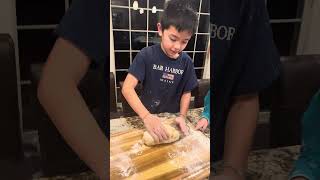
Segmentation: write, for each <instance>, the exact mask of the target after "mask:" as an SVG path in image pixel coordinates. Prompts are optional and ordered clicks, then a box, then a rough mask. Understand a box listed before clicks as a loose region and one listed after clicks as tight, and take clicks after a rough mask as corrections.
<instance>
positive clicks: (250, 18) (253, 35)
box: [210, 0, 280, 180]
mask: <svg viewBox="0 0 320 180" xmlns="http://www.w3.org/2000/svg"><path fill="white" fill-rule="evenodd" d="M210 7H211V8H210V11H211V14H210V15H211V17H210V21H211V28H212V30H211V41H210V42H211V43H212V45H213V47H212V49H211V50H212V52H211V53H210V54H211V57H212V62H213V73H211V74H212V75H213V78H211V79H213V83H212V85H213V87H212V88H213V89H212V91H213V92H214V98H213V101H211V102H212V106H211V107H212V110H211V112H212V113H213V114H212V116H213V117H214V126H212V128H211V129H212V130H211V131H210V132H212V133H213V134H212V135H211V137H212V138H213V144H212V147H211V156H210V157H211V160H212V161H213V162H212V164H215V163H216V162H217V161H219V160H223V161H222V162H224V163H223V170H222V172H218V173H219V175H218V176H215V177H214V179H216V180H219V179H226V178H228V179H232V180H243V179H245V177H244V175H245V170H246V168H247V159H248V154H249V151H250V148H251V143H252V138H253V135H254V133H255V128H256V121H257V118H258V113H259V96H258V95H259V92H260V91H262V90H263V89H265V88H266V87H268V86H270V84H271V83H272V81H273V80H275V79H276V78H277V77H278V75H279V69H280V68H279V67H280V66H279V65H280V58H279V55H278V52H277V49H276V47H275V45H274V43H273V37H272V31H271V28H270V22H269V17H268V12H267V9H266V4H265V1H264V0H238V1H234V0H223V1H211V3H210ZM210 124H213V123H210ZM212 167H213V169H212V171H211V172H214V170H215V169H214V166H212Z"/></svg>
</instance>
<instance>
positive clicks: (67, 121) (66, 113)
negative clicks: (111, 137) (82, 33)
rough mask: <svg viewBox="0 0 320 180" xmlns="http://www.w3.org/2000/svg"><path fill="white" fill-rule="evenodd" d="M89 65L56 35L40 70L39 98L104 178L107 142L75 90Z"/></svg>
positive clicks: (88, 61)
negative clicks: (41, 71)
mask: <svg viewBox="0 0 320 180" xmlns="http://www.w3.org/2000/svg"><path fill="white" fill-rule="evenodd" d="M89 64H90V60H89V58H88V57H87V56H86V55H85V54H84V53H82V51H81V50H79V49H78V48H76V47H75V46H73V44H71V43H70V42H69V41H66V40H64V39H62V38H58V39H57V41H56V43H55V45H54V47H53V49H52V51H51V53H50V55H49V57H48V60H47V62H46V65H45V67H44V69H43V73H42V77H41V80H40V82H39V87H38V98H39V101H40V103H41V104H42V106H43V107H44V109H45V110H46V111H47V113H48V115H49V117H50V119H51V120H52V122H53V123H54V124H55V126H56V127H57V129H58V130H59V132H60V133H61V135H62V136H63V137H64V139H65V140H66V142H67V143H68V144H69V145H70V146H71V148H72V149H73V150H74V151H75V152H76V153H77V154H78V155H79V157H80V158H81V159H82V160H84V161H85V162H86V164H87V165H88V166H89V167H90V168H91V169H92V170H93V171H94V172H96V173H97V175H98V176H99V177H100V178H101V179H105V177H106V176H107V167H106V165H107V164H106V163H107V162H106V160H107V158H108V157H107V149H109V147H108V146H109V144H108V141H107V138H106V136H104V134H103V132H102V131H101V129H100V128H99V126H98V124H97V123H96V120H95V119H94V117H93V116H92V114H91V113H90V111H89V109H88V107H87V106H86V103H85V101H84V100H83V98H82V96H81V94H80V92H79V90H78V89H77V85H78V83H79V81H80V80H81V78H82V77H83V76H84V75H85V73H86V71H87V69H88V67H89Z"/></svg>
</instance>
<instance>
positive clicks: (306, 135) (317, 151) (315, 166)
mask: <svg viewBox="0 0 320 180" xmlns="http://www.w3.org/2000/svg"><path fill="white" fill-rule="evenodd" d="M319 128H320V90H319V91H318V92H317V93H316V94H315V95H314V96H313V98H312V100H311V102H310V105H309V107H308V109H307V111H306V112H305V113H304V115H303V119H302V147H301V153H300V155H299V158H298V160H297V161H296V162H295V164H294V169H293V170H292V172H291V174H290V178H289V179H290V180H317V179H320V144H319V143H320V133H319Z"/></svg>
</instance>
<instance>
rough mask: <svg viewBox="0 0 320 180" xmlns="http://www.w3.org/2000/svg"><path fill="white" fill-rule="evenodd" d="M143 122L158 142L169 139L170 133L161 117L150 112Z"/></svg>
mask: <svg viewBox="0 0 320 180" xmlns="http://www.w3.org/2000/svg"><path fill="white" fill-rule="evenodd" d="M143 122H144V125H145V127H146V128H147V130H148V132H149V133H150V135H151V136H152V137H153V139H154V141H155V142H156V143H159V142H161V141H163V140H167V139H168V134H167V132H166V130H165V128H164V126H163V125H162V124H161V119H160V118H159V117H157V116H155V115H152V114H149V115H147V116H146V117H145V118H144V119H143Z"/></svg>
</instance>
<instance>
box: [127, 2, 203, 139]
mask: <svg viewBox="0 0 320 180" xmlns="http://www.w3.org/2000/svg"><path fill="white" fill-rule="evenodd" d="M197 23H198V20H197V14H196V13H195V12H194V11H193V10H192V9H191V8H190V7H188V5H187V2H186V1H183V0H171V1H169V2H167V4H166V7H165V9H164V12H163V15H162V17H161V20H160V23H158V24H157V26H158V33H159V35H160V37H161V43H160V44H157V45H153V46H150V47H145V48H143V49H142V50H141V51H140V53H139V54H137V56H136V57H135V59H134V61H133V63H132V65H131V66H130V68H129V71H128V75H127V77H126V79H125V81H124V84H123V88H122V93H123V96H124V97H125V99H126V100H127V101H128V103H129V105H130V106H131V107H132V109H133V110H134V111H135V112H136V113H137V114H138V115H139V117H140V118H141V119H142V120H143V122H144V125H145V127H146V129H147V130H148V131H149V133H150V134H151V135H152V137H153V138H154V140H155V141H156V142H159V141H162V140H165V139H167V134H166V131H165V130H164V128H163V126H162V124H161V121H160V118H158V117H157V116H155V115H152V113H160V112H170V113H177V112H180V115H179V117H177V118H176V122H177V123H178V124H179V126H180V128H181V130H182V132H183V133H184V134H185V135H187V134H188V128H187V127H186V124H185V117H186V115H187V111H188V108H189V103H190V98H191V90H192V89H194V88H195V87H196V86H197V85H198V83H197V77H196V74H195V70H194V67H193V63H192V61H191V58H190V57H189V56H188V55H187V54H186V53H184V52H182V51H183V49H184V48H185V47H186V46H187V43H188V41H189V40H190V38H191V36H192V35H193V34H194V33H195V29H196V25H197ZM139 81H140V82H141V83H142V85H143V92H142V94H141V97H140V99H139V97H138V95H137V93H136V92H135V90H134V88H135V87H136V85H137V84H138V82H139Z"/></svg>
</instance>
